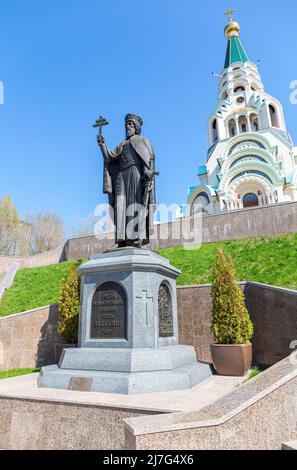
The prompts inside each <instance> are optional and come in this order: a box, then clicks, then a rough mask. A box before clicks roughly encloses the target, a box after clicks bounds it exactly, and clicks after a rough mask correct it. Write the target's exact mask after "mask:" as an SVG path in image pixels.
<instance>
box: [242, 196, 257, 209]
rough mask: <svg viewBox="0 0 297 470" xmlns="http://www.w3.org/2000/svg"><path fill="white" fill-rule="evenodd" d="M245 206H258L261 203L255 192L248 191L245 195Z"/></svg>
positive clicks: (243, 200)
mask: <svg viewBox="0 0 297 470" xmlns="http://www.w3.org/2000/svg"><path fill="white" fill-rule="evenodd" d="M242 202H243V207H256V206H258V205H259V200H258V196H257V195H256V194H254V193H248V194H246V195H245V196H243V199H242Z"/></svg>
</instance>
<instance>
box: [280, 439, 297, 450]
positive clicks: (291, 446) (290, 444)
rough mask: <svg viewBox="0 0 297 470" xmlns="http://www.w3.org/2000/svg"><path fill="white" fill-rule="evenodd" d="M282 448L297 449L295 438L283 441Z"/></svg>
mask: <svg viewBox="0 0 297 470" xmlns="http://www.w3.org/2000/svg"><path fill="white" fill-rule="evenodd" d="M282 450H297V440H296V441H290V442H283V444H282Z"/></svg>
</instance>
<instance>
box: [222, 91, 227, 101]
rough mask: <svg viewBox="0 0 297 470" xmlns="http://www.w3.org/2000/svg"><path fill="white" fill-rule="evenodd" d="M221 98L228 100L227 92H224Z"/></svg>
mask: <svg viewBox="0 0 297 470" xmlns="http://www.w3.org/2000/svg"><path fill="white" fill-rule="evenodd" d="M222 98H223V100H226V99H227V98H228V92H227V91H224V93H223V96H222Z"/></svg>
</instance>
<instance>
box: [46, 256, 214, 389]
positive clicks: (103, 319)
mask: <svg viewBox="0 0 297 470" xmlns="http://www.w3.org/2000/svg"><path fill="white" fill-rule="evenodd" d="M78 272H79V275H80V276H81V312H80V323H79V344H78V348H75V349H64V351H63V353H62V355H61V358H60V361H59V364H58V365H54V366H48V367H43V369H42V371H41V373H40V376H39V381H38V383H39V386H40V387H50V388H61V389H70V390H84V391H87V390H88V391H98V392H112V393H125V394H130V393H146V392H158V391H166V390H177V389H187V388H191V387H192V386H193V385H196V384H197V383H199V382H201V381H202V380H205V379H206V378H207V377H209V376H210V375H211V374H212V369H211V367H210V366H209V365H208V364H201V363H198V362H197V359H196V354H195V350H194V348H193V347H192V346H182V345H179V344H178V321H177V306H176V277H177V276H178V275H179V274H180V271H179V270H178V269H176V268H174V267H173V266H171V265H170V264H169V262H168V260H166V259H165V258H163V257H161V256H159V255H158V254H156V253H154V252H152V251H150V250H145V249H138V248H118V249H114V250H111V251H109V252H106V253H104V254H101V255H95V256H93V257H92V259H90V261H88V262H87V263H85V264H83V265H82V266H80V268H79V270H78Z"/></svg>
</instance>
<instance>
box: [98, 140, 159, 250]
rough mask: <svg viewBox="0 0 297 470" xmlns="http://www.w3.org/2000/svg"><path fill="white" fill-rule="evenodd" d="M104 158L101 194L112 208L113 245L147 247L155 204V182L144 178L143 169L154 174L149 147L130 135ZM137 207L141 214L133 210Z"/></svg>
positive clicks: (144, 142)
mask: <svg viewBox="0 0 297 470" xmlns="http://www.w3.org/2000/svg"><path fill="white" fill-rule="evenodd" d="M106 150H107V149H106ZM107 155H108V160H106V161H105V165H104V178H103V192H104V193H106V194H108V196H109V203H110V205H111V206H112V208H113V214H114V224H115V227H116V243H121V242H127V241H132V242H133V241H141V242H142V244H143V245H144V244H146V243H149V235H150V232H151V231H152V230H153V212H154V208H155V203H156V200H155V179H154V176H153V177H152V179H151V180H150V179H149V178H147V177H146V176H145V172H144V169H145V168H147V169H149V170H150V171H151V172H152V173H154V171H155V156H154V151H153V148H152V145H151V143H150V142H149V141H148V140H147V139H146V138H144V137H142V136H139V135H134V136H132V137H130V138H129V139H127V140H125V141H123V142H121V143H120V144H119V145H118V146H117V147H116V148H115V149H114V150H112V151H110V150H107ZM136 205H138V206H136ZM140 205H141V206H142V211H141V213H139V211H138V210H137V209H139V207H140ZM128 208H129V211H128ZM135 217H138V219H137V221H138V223H137V224H136V225H135V223H134V224H133V222H132V220H134V221H135Z"/></svg>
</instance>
